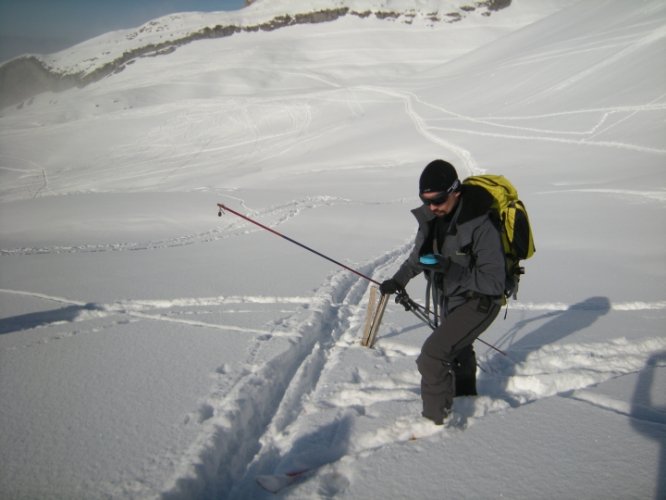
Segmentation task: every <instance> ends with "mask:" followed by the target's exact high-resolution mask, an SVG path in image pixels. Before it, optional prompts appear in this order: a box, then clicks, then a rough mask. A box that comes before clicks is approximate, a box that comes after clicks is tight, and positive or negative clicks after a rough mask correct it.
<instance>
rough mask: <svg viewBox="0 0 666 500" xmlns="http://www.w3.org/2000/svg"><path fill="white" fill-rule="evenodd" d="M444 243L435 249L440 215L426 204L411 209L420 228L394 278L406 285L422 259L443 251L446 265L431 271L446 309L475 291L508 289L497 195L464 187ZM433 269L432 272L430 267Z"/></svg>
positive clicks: (499, 293) (490, 292)
mask: <svg viewBox="0 0 666 500" xmlns="http://www.w3.org/2000/svg"><path fill="white" fill-rule="evenodd" d="M462 189H463V191H462V195H461V197H460V202H459V203H458V206H457V207H456V211H455V212H454V214H453V216H452V218H451V223H450V227H449V229H448V230H447V232H446V238H445V239H444V244H443V246H442V248H440V249H438V248H436V243H435V236H434V227H435V220H436V219H437V217H436V216H435V215H434V214H433V213H432V212H431V211H430V209H429V208H428V207H427V206H425V205H424V206H421V207H419V208H416V209H414V210H412V213H413V214H414V216H415V217H416V220H417V221H418V224H419V228H418V232H417V234H416V240H415V242H414V248H413V250H412V252H411V254H410V256H409V257H408V258H407V260H405V262H404V263H403V264H402V265H401V266H400V269H398V272H397V273H396V274H395V275H394V276H393V278H394V279H395V280H396V281H397V282H398V283H399V284H400V286H402V287H403V288H404V287H405V286H406V285H407V283H408V282H409V280H411V279H412V278H413V277H414V276H416V275H418V274H419V273H421V272H422V271H423V270H424V266H422V265H421V264H420V263H419V258H420V257H421V256H422V255H426V254H433V253H435V254H439V256H440V260H441V261H442V263H443V265H442V266H441V268H440V271H442V270H443V272H436V273H433V274H432V275H431V277H432V278H433V279H435V282H434V283H435V287H436V288H437V290H438V291H439V296H440V297H441V301H442V305H443V308H442V310H443V311H444V312H445V313H446V311H447V310H448V311H451V310H453V309H454V308H455V307H457V306H459V305H461V304H462V303H464V302H465V301H466V300H468V299H469V297H470V296H471V295H486V296H491V297H493V298H497V299H498V300H499V299H500V298H501V297H502V295H503V294H504V287H505V279H506V269H505V266H506V264H505V259H504V250H503V248H502V241H501V236H500V232H499V230H498V229H497V221H493V219H492V217H491V205H492V197H491V196H490V194H488V192H487V191H486V190H485V189H483V188H480V187H477V186H463V188H462ZM428 272H429V273H431V272H432V271H428Z"/></svg>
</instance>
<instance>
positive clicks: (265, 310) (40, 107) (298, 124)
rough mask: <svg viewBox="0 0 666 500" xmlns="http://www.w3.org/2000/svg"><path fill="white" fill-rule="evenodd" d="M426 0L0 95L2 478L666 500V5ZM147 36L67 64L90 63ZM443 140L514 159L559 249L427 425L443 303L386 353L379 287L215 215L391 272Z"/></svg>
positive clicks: (395, 494)
mask: <svg viewBox="0 0 666 500" xmlns="http://www.w3.org/2000/svg"><path fill="white" fill-rule="evenodd" d="M359 2H360V3H359ZM324 3H325V0H321V2H320V3H317V5H324ZM352 3H353V8H354V9H358V8H360V7H363V6H366V7H367V8H368V9H375V8H378V5H379V3H380V2H377V1H375V0H354V2H352ZM366 3H367V5H366ZM425 3H428V2H425ZM425 3H423V2H411V3H410V2H393V3H391V5H392V8H393V7H395V8H396V9H397V8H403V7H405V6H407V7H406V8H408V9H412V7H413V8H414V9H416V11H418V13H417V14H415V15H413V16H410V15H405V16H403V17H401V18H386V19H378V18H377V17H376V16H373V15H370V16H368V17H367V18H361V17H358V16H346V17H343V18H340V19H338V20H336V21H335V22H331V23H322V24H316V25H309V24H299V25H296V26H290V27H288V28H284V29H280V30H276V31H271V32H264V31H260V32H244V33H237V34H234V35H233V36H231V37H227V38H224V39H210V40H202V41H197V42H193V43H190V44H187V45H185V46H182V47H179V48H178V49H177V50H175V51H174V52H172V53H169V54H164V55H160V56H156V57H142V58H137V59H136V60H134V62H133V63H132V64H127V65H126V67H125V69H124V70H123V71H122V72H119V73H116V74H112V75H109V76H108V77H106V78H105V79H103V80H100V81H98V82H96V83H94V84H91V85H88V86H86V87H84V88H76V89H70V90H68V91H65V92H61V93H44V94H40V95H37V96H35V97H34V98H33V99H31V100H29V101H26V102H24V103H22V104H21V105H19V106H14V107H10V108H5V109H2V110H0V400H1V401H2V402H3V403H2V407H1V409H0V449H1V450H2V453H3V456H2V467H0V497H3V498H4V497H8V498H49V497H50V498H135V499H155V498H165V499H166V498H168V499H188V500H189V499H193V498H194V499H212V498H216V499H218V498H229V499H241V498H243V499H244V498H257V499H262V498H266V499H268V498H298V499H303V498H307V499H321V498H350V499H351V498H353V499H375V498H496V497H502V496H503V497H506V498H513V499H521V500H522V499H530V500H531V499H547V500H550V499H552V498H609V499H613V500H614V499H620V498H622V499H624V498H664V497H665V496H666V480H665V478H666V461H665V460H664V457H666V448H665V445H664V443H666V399H665V395H666V390H665V388H666V337H665V336H664V334H663V332H664V324H665V320H666V288H665V287H664V283H666V271H665V269H664V265H663V263H664V258H665V254H664V248H666V239H665V238H666V237H665V236H664V235H665V234H666V227H664V220H666V219H665V218H664V209H665V208H666V207H665V205H664V200H665V199H666V174H665V171H664V168H663V165H664V159H665V158H666V143H665V142H664V138H665V137H666V131H665V130H664V123H666V120H665V119H664V113H665V112H666V94H664V89H665V88H666V73H665V72H664V65H663V60H664V54H665V53H666V45H665V41H666V38H665V37H664V29H663V26H664V25H665V23H666V5H665V4H664V2H663V1H661V0H646V1H642V2H639V3H635V2H626V1H623V0H585V1H581V2H576V1H575V0H566V1H565V0H562V1H560V2H551V1H550V0H529V1H527V0H513V1H512V2H511V5H510V6H509V7H508V8H505V9H502V10H500V11H496V12H495V11H493V12H492V13H491V15H489V16H488V15H485V14H484V12H486V9H476V10H474V11H470V10H466V11H465V12H466V13H465V16H464V18H462V19H461V20H460V21H459V22H456V23H438V22H435V21H433V20H432V19H431V17H432V16H431V14H432V12H430V10H429V9H430V8H431V7H432V6H433V5H435V4H436V7H437V9H439V10H438V12H440V14H441V13H442V12H449V9H453V8H454V7H455V9H458V7H463V6H464V5H463V4H462V3H460V2H457V1H449V0H437V1H435V2H434V3H433V2H429V3H428V6H427V7H428V9H427V10H428V12H425V11H422V9H424V7H423V6H424V5H425ZM412 4H413V6H412ZM382 5H384V4H383V3H382ZM465 5H466V4H465ZM308 8H309V7H308ZM433 8H434V7H433ZM294 9H296V10H294ZM301 10H302V9H301V8H299V7H298V2H293V1H292V0H257V1H256V2H254V4H253V6H252V8H251V9H248V10H243V11H240V13H236V14H234V16H235V17H234V16H232V17H233V18H232V17H230V18H228V19H227V20H228V21H229V22H232V21H233V22H241V21H242V22H244V23H246V24H248V25H253V24H256V23H257V22H259V21H260V20H261V22H264V21H265V20H266V19H265V17H266V16H268V15H269V14H270V15H271V16H272V15H273V14H274V13H276V12H282V11H284V12H291V13H292V14H295V13H297V12H300V11H301ZM253 12H254V14H253ZM255 14H256V15H257V17H256V19H255V18H254V17H253V16H254V15H255ZM259 14H261V15H259ZM202 16H204V15H202V14H192V15H191V16H189V15H185V14H183V15H182V16H180V15H179V16H176V17H173V18H164V19H162V20H160V22H159V23H156V24H150V25H148V26H147V27H146V29H145V32H144V33H143V35H145V36H146V37H154V36H155V37H156V36H158V35H157V34H156V32H154V31H152V30H153V29H158V28H159V29H160V30H161V31H160V34H162V35H163V36H170V34H172V33H171V32H170V31H169V30H170V29H172V30H174V31H173V33H180V34H182V31H183V30H184V29H186V28H187V26H190V25H192V26H194V25H196V26H197V27H200V26H201V22H204V21H202V19H203V17H202ZM204 17H205V16H204ZM259 18H261V19H259ZM407 18H409V19H410V20H411V21H410V22H405V19H407ZM225 19H226V18H224V14H223V13H222V14H215V15H214V16H212V17H211V22H212V23H223V24H224V23H225V22H226V21H225ZM188 23H194V24H188ZM132 33H134V34H135V35H136V36H135V37H134V38H131V39H128V38H127V36H128V35H131V33H127V32H123V33H117V34H109V35H108V36H107V37H102V38H100V39H97V40H92V41H90V42H89V43H87V44H82V45H81V46H78V47H74V48H72V49H71V50H69V51H64V52H62V53H60V54H56V55H53V56H52V57H50V58H49V60H50V61H51V62H53V64H56V65H57V66H58V67H60V68H86V69H87V70H90V68H91V65H92V66H94V61H93V60H92V59H91V55H92V57H95V56H94V54H95V53H96V52H100V53H101V52H103V51H108V53H106V54H103V55H100V54H98V57H99V61H102V60H106V59H105V58H108V57H112V56H113V54H115V53H116V52H115V51H116V50H121V49H120V48H121V47H131V48H136V43H138V40H140V39H141V36H143V35H141V36H139V35H137V34H136V30H134V31H132ZM114 36H115V37H116V38H117V39H115V40H114ZM118 37H120V38H118ZM151 40H154V39H151ZM100 47H103V49H100ZM122 50H125V49H122ZM122 50H121V52H122ZM155 75H160V77H159V79H156V77H155ZM434 158H445V159H448V160H450V161H452V162H453V163H454V164H455V165H457V166H458V168H459V170H460V174H461V175H462V176H466V175H469V174H474V173H479V172H492V173H499V174H504V175H506V176H507V177H508V178H509V179H510V180H511V181H512V182H514V183H515V184H516V186H517V187H518V190H519V192H520V193H521V197H522V199H523V201H524V202H525V203H526V205H527V208H528V210H529V213H530V217H531V220H532V223H533V225H534V232H535V238H536V245H537V253H536V255H535V257H534V258H533V259H531V260H529V261H527V262H526V263H525V267H526V274H525V276H524V278H523V280H522V282H521V287H520V292H519V300H518V301H511V302H510V304H509V307H508V310H506V311H503V312H502V314H501V316H500V318H499V319H498V320H497V321H496V322H495V323H494V324H493V325H492V327H491V328H490V329H489V330H488V331H487V332H485V333H484V335H483V336H482V339H483V340H484V341H485V342H488V343H490V344H492V345H493V346H495V347H497V348H499V349H501V350H502V351H503V352H505V353H506V355H502V354H500V353H498V352H497V351H495V350H493V349H491V348H490V347H487V346H486V345H484V344H482V343H481V342H477V343H476V350H477V358H478V361H479V369H478V388H479V393H480V396H478V397H476V398H461V399H457V400H456V401H455V404H454V413H453V415H452V417H451V418H450V419H449V420H448V421H447V423H446V425H444V426H443V427H437V426H434V425H432V424H431V423H430V422H429V421H424V420H423V419H421V418H420V411H421V403H420V395H419V391H420V380H419V375H418V372H417V370H416V365H415V360H416V358H417V356H418V354H419V352H420V348H421V345H422V343H423V341H424V340H425V338H426V337H427V335H428V333H429V332H428V330H427V328H426V327H425V326H424V325H423V324H421V323H420V321H419V320H418V319H417V318H416V317H414V316H413V315H412V314H410V313H409V312H406V311H404V310H403V309H402V307H401V306H399V305H397V304H395V303H393V302H390V303H389V306H388V308H387V311H386V314H385V317H384V320H383V323H382V327H381V329H380V331H379V336H378V340H377V343H376V345H375V348H374V349H367V348H364V347H362V346H360V344H359V342H360V338H361V330H362V328H363V324H364V321H365V314H366V305H367V300H368V287H369V283H368V282H366V280H364V279H362V278H360V277H358V276H356V275H354V274H353V273H350V272H347V271H343V270H340V269H337V268H335V266H334V265H333V264H331V262H329V261H326V260H324V259H321V258H319V257H317V256H316V255H312V254H310V253H308V252H304V251H303V249H302V248H297V247H296V246H295V245H293V244H291V243H289V242H287V241H285V240H284V239H281V238H276V237H275V235H273V234H269V232H267V231H264V230H262V229H259V228H257V227H256V226H254V225H252V224H248V223H247V222H245V221H242V220H241V219H239V218H237V217H235V216H234V215H233V214H232V213H225V214H223V215H222V216H221V217H218V216H217V208H216V207H217V204H218V203H223V204H225V205H226V206H228V207H230V208H233V209H234V210H238V211H239V212H240V213H243V214H246V215H248V216H250V217H252V218H254V219H256V220H258V221H259V222H261V223H262V224H265V225H266V226H268V227H271V228H275V229H276V230H279V231H280V232H281V233H283V234H285V235H288V236H289V237H290V238H293V239H294V240H296V241H299V242H302V243H304V244H306V245H308V246H311V247H312V248H315V249H316V250H318V251H320V252H322V253H324V254H326V255H330V256H331V257H333V258H334V259H337V260H338V261H340V262H342V263H344V264H345V265H348V266H350V267H352V268H354V269H358V270H359V271H361V272H362V273H363V274H365V275H368V276H371V277H372V278H373V279H375V280H377V281H382V280H383V279H386V278H388V277H390V276H391V275H392V274H393V273H394V272H395V270H396V269H397V268H398V266H399V265H400V262H401V261H402V260H403V259H404V258H405V257H406V256H407V255H408V252H409V251H410V248H411V241H412V238H413V235H414V233H415V230H416V226H415V221H414V219H413V217H412V215H411V214H410V213H409V210H410V209H411V208H413V207H414V206H415V205H416V204H418V202H419V200H418V197H417V193H416V185H417V179H418V175H419V174H420V172H421V170H422V168H423V166H424V165H425V164H426V163H427V162H429V161H431V160H432V159H434ZM408 292H409V294H410V296H411V297H412V298H413V299H415V300H418V301H421V299H422V297H423V281H422V280H421V279H420V278H416V279H415V280H413V281H412V282H411V283H410V285H409V287H408ZM505 312H506V319H504V318H503V317H504V313H505ZM262 485H263V486H262ZM280 487H281V488H282V489H280V491H278V493H277V494H276V495H273V494H272V493H269V492H268V491H266V488H268V489H270V488H278V489H279V488H280Z"/></svg>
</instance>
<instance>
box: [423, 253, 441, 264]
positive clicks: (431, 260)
mask: <svg viewBox="0 0 666 500" xmlns="http://www.w3.org/2000/svg"><path fill="white" fill-rule="evenodd" d="M419 262H420V263H421V264H423V265H424V266H435V265H437V264H439V259H438V258H437V256H436V255H433V254H431V253H429V254H427V255H422V256H421V257H420V258H419Z"/></svg>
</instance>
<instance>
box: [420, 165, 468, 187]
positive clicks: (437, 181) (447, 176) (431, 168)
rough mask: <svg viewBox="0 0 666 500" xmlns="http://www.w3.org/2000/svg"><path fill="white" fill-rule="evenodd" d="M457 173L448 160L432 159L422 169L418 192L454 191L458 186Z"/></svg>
mask: <svg viewBox="0 0 666 500" xmlns="http://www.w3.org/2000/svg"><path fill="white" fill-rule="evenodd" d="M457 181H458V173H457V172H456V169H455V168H454V167H453V165H451V164H450V163H449V162H447V161H444V160H434V161H431V162H430V163H428V166H426V168H424V169H423V173H421V178H420V179H419V193H420V194H423V193H439V192H444V191H446V192H449V193H450V192H452V191H456V190H457V189H458V187H459V186H460V182H457Z"/></svg>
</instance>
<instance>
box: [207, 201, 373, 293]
mask: <svg viewBox="0 0 666 500" xmlns="http://www.w3.org/2000/svg"><path fill="white" fill-rule="evenodd" d="M217 207H218V208H219V212H218V213H217V215H218V217H222V213H223V212H224V210H226V211H228V212H231V213H232V214H234V215H237V216H238V217H240V218H241V219H245V220H246V221H248V222H251V223H252V224H254V225H255V226H259V227H260V228H262V229H265V230H266V231H268V232H270V233H273V234H274V235H276V236H279V237H280V238H284V239H285V240H287V241H288V242H290V243H293V244H294V245H298V246H299V247H301V248H304V249H305V250H307V251H308V252H312V253H313V254H315V255H318V256H319V257H322V258H324V259H326V260H328V261H329V262H332V263H333V264H335V265H337V266H340V267H342V268H344V269H346V270H347V271H351V272H352V273H354V274H356V275H357V276H360V277H361V278H363V279H365V280H368V281H369V282H370V283H374V284H375V285H379V284H380V283H379V281H376V280H373V279H372V278H370V277H369V276H366V275H365V274H363V273H361V272H360V271H357V270H356V269H352V268H351V267H349V266H347V265H345V264H343V263H342V262H339V261H337V260H335V259H332V258H331V257H329V256H328V255H324V254H323V253H321V252H318V251H317V250H315V249H314V248H310V247H309V246H307V245H304V244H303V243H299V242H298V241H296V240H294V239H292V238H290V237H289V236H286V235H284V234H282V233H280V232H278V231H276V230H275V229H271V228H270V227H268V226H264V225H263V224H261V223H260V222H257V221H256V220H254V219H251V218H250V217H248V216H246V215H243V214H241V213H240V212H236V211H235V210H233V209H231V208H229V207H228V206H226V205H224V204H223V203H218V204H217Z"/></svg>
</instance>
